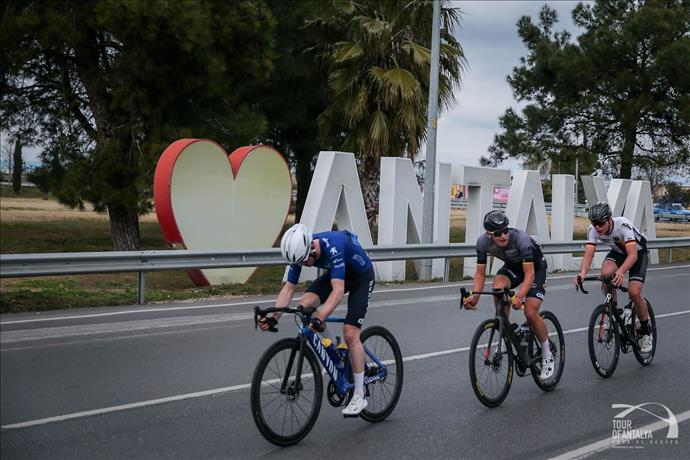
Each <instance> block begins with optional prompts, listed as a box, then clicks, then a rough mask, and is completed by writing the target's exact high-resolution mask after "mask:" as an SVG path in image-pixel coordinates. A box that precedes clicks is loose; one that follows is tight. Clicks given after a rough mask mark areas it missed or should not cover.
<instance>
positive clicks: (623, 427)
mask: <svg viewBox="0 0 690 460" xmlns="http://www.w3.org/2000/svg"><path fill="white" fill-rule="evenodd" d="M647 407H651V408H652V409H653V410H650V409H647ZM611 409H623V410H622V411H621V412H619V413H618V414H616V415H615V416H614V417H613V419H611V424H612V425H613V430H612V432H611V442H612V443H613V447H614V448H628V449H630V448H632V449H641V448H643V447H644V446H645V445H668V444H673V445H676V444H678V421H677V420H676V415H675V414H674V413H673V412H672V411H671V409H669V408H668V407H666V406H664V405H663V404H661V403H656V402H647V403H642V404H637V405H631V404H611ZM661 409H663V411H664V412H665V414H663V415H659V414H657V413H655V412H654V410H656V411H660V410H661ZM634 411H642V412H646V413H647V414H649V415H653V416H654V417H656V418H657V419H659V422H656V423H654V424H647V425H644V426H641V427H640V428H636V427H635V424H634V423H633V421H632V420H631V419H629V418H627V416H628V415H629V414H631V413H632V412H634ZM662 422H664V423H666V424H667V425H668V429H667V430H666V436H665V437H657V438H656V439H655V438H654V434H653V432H654V431H659V430H663V426H658V425H657V424H659V423H662ZM638 425H639V423H638ZM662 433H663V431H662ZM657 436H660V435H657Z"/></svg>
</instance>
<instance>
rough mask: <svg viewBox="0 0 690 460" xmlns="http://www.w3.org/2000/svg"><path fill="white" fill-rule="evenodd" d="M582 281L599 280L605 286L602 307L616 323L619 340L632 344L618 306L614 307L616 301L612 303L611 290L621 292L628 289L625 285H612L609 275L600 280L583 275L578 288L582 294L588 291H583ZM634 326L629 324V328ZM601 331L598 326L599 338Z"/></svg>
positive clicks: (631, 337)
mask: <svg viewBox="0 0 690 460" xmlns="http://www.w3.org/2000/svg"><path fill="white" fill-rule="evenodd" d="M582 281H601V282H602V283H603V285H604V288H605V294H604V308H605V309H606V311H607V312H609V313H610V315H611V317H612V318H613V319H614V321H615V323H616V326H615V327H617V328H618V332H619V334H620V338H621V340H622V341H623V343H624V344H627V345H632V344H633V342H634V340H633V336H632V335H631V334H629V333H628V329H627V328H626V327H625V321H624V320H623V318H621V316H620V313H619V312H618V308H615V307H617V305H618V304H617V302H616V304H615V305H614V303H613V292H614V290H615V289H620V290H621V291H622V292H627V291H628V288H627V287H625V286H613V285H612V284H611V280H610V277H609V278H608V279H604V280H602V279H600V278H599V277H594V276H587V277H585V278H584V279H582V280H581V281H580V285H579V286H580V290H581V291H582V292H583V293H584V294H588V293H589V291H585V290H584V288H583V287H582ZM633 308H634V307H633ZM600 321H603V317H602V319H601V320H600ZM634 327H635V325H634V324H633V325H632V326H631V328H634ZM633 331H634V329H631V331H630V332H633ZM603 333H604V331H603V328H601V327H600V328H599V336H600V337H599V339H600V340H601V339H602V337H601V336H602V334H603Z"/></svg>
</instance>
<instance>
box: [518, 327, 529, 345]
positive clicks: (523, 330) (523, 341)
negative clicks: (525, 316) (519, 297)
mask: <svg viewBox="0 0 690 460" xmlns="http://www.w3.org/2000/svg"><path fill="white" fill-rule="evenodd" d="M518 330H519V334H520V349H522V350H524V349H526V348H527V337H529V331H530V329H529V324H527V323H526V322H525V323H522V324H521V325H520V328H519V329H518Z"/></svg>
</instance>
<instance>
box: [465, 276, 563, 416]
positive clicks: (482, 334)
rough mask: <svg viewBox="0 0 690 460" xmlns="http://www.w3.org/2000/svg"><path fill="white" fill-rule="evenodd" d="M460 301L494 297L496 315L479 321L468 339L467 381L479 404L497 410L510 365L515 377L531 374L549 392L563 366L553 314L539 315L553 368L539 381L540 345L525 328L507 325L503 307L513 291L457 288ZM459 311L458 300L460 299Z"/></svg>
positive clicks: (505, 391)
mask: <svg viewBox="0 0 690 460" xmlns="http://www.w3.org/2000/svg"><path fill="white" fill-rule="evenodd" d="M460 292H461V294H462V298H463V299H465V298H467V297H469V296H470V295H472V294H487V295H492V296H495V297H497V299H498V302H496V315H495V317H494V318H491V319H487V320H485V321H483V322H482V323H481V324H480V325H479V327H478V328H477V330H476V332H475V333H474V337H472V343H471V345H470V357H469V363H470V380H471V382H472V389H473V390H474V394H475V395H476V396H477V398H478V399H479V401H480V402H481V403H482V404H484V405H485V406H488V407H497V406H499V405H500V404H501V403H502V402H503V400H504V399H505V398H506V396H508V391H509V390H510V385H511V384H512V382H513V363H515V372H516V373H517V375H518V376H520V377H524V376H525V375H527V374H528V373H529V374H531V375H532V379H534V383H536V384H537V386H538V387H539V388H541V389H542V390H544V391H551V390H553V389H554V388H556V386H557V385H558V383H559V382H560V380H561V376H562V375H563V368H564V367H565V339H564V338H563V329H561V324H560V323H559V322H558V318H556V315H554V314H553V313H551V312H550V311H542V312H540V313H539V316H541V317H542V318H543V319H544V321H545V322H546V326H547V329H548V330H549V331H550V333H549V345H550V347H551V353H552V354H553V357H554V365H555V366H556V369H555V370H554V373H553V375H552V376H551V377H549V378H548V379H546V380H545V381H542V380H541V379H540V378H539V374H540V372H541V343H539V339H537V337H536V336H535V335H534V333H533V332H532V331H531V329H530V328H529V327H527V325H526V324H525V325H523V326H518V325H517V324H510V323H509V322H508V317H507V315H506V313H505V308H510V304H511V301H510V299H511V298H512V297H513V295H514V292H513V291H510V290H509V289H508V288H504V289H502V290H498V289H497V290H494V291H491V292H470V291H467V290H466V289H465V288H461V289H460ZM460 303H461V305H460V309H462V308H463V306H462V299H461V300H460Z"/></svg>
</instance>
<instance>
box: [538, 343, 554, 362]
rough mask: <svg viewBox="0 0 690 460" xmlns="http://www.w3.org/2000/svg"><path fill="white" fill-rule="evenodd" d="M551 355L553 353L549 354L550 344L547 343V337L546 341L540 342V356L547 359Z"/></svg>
mask: <svg viewBox="0 0 690 460" xmlns="http://www.w3.org/2000/svg"><path fill="white" fill-rule="evenodd" d="M552 356H553V355H552V354H551V346H550V345H549V339H546V342H544V343H542V344H541V357H542V358H544V359H547V358H550V357H552Z"/></svg>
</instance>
